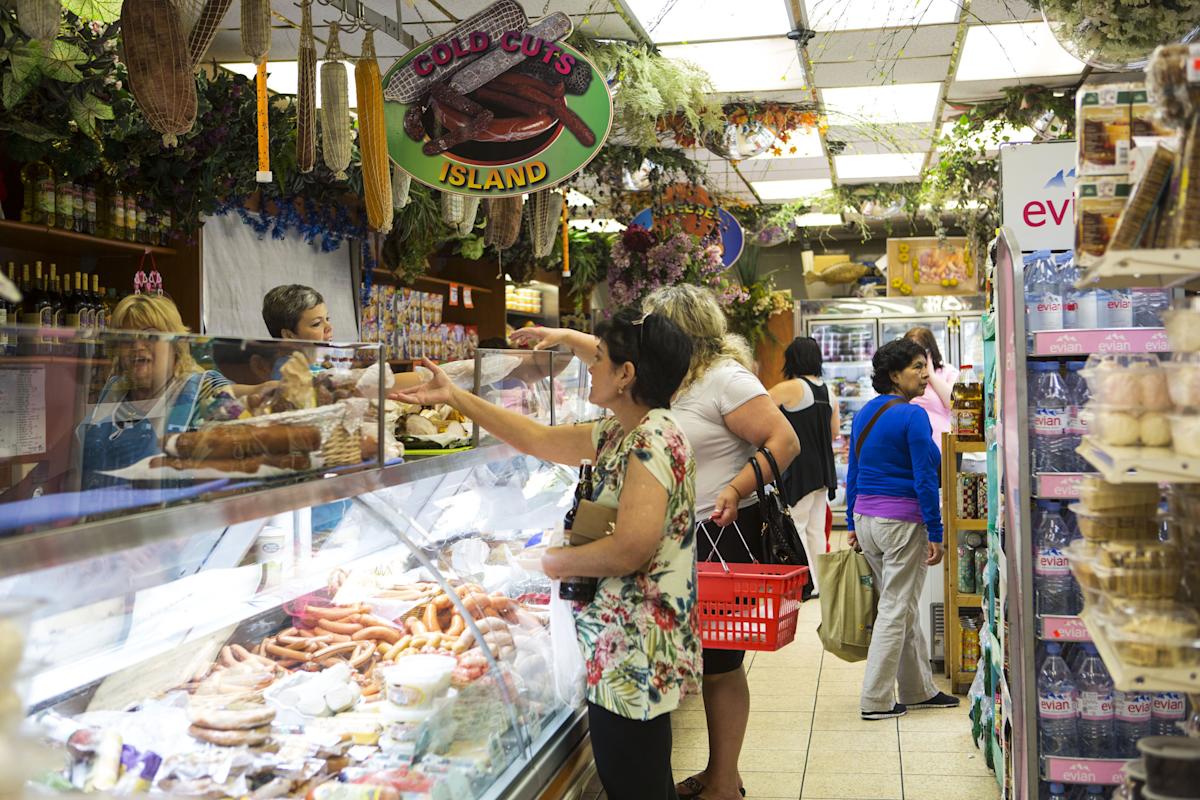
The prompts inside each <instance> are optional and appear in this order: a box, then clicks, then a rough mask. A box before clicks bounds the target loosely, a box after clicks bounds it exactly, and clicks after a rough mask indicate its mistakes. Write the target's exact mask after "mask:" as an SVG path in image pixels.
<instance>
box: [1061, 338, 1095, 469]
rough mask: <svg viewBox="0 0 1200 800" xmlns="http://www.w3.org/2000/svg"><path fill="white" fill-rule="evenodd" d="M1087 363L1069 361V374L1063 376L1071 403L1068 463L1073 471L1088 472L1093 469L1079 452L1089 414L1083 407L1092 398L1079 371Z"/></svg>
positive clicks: (1067, 434)
mask: <svg viewBox="0 0 1200 800" xmlns="http://www.w3.org/2000/svg"><path fill="white" fill-rule="evenodd" d="M1086 365H1087V362H1086V361H1068V362H1067V375H1066V377H1065V378H1063V385H1064V386H1065V387H1066V389H1067V402H1068V403H1069V405H1068V406H1067V432H1066V438H1067V442H1068V444H1067V446H1066V448H1065V449H1066V450H1068V451H1069V452H1068V458H1067V463H1068V464H1069V466H1070V467H1071V469H1070V471H1071V472H1087V471H1089V470H1091V469H1092V466H1091V465H1090V464H1089V463H1088V461H1087V459H1085V458H1084V457H1083V456H1081V455H1079V453H1078V452H1077V451H1078V450H1079V445H1080V443H1081V442H1082V441H1083V437H1084V436H1087V415H1086V414H1084V413H1083V409H1084V407H1085V406H1087V403H1088V401H1089V400H1090V399H1091V398H1092V395H1091V393H1090V392H1089V391H1088V387H1087V381H1085V380H1084V379H1083V376H1082V375H1080V374H1079V371H1080V370H1081V369H1083V368H1084V367H1085V366H1086Z"/></svg>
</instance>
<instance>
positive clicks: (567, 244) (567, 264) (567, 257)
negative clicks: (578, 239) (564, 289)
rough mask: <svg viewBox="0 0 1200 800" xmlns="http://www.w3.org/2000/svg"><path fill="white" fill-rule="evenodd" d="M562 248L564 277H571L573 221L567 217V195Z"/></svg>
mask: <svg viewBox="0 0 1200 800" xmlns="http://www.w3.org/2000/svg"><path fill="white" fill-rule="evenodd" d="M562 250H563V271H562V274H563V277H564V278H569V277H571V222H570V220H569V219H568V218H567V203H566V197H564V198H563V204H562Z"/></svg>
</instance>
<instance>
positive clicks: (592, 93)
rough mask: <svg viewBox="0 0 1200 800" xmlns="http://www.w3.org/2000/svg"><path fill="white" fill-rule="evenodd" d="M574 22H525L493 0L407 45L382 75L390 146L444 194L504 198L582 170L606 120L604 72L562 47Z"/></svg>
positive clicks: (517, 9) (504, 2) (514, 6)
mask: <svg viewBox="0 0 1200 800" xmlns="http://www.w3.org/2000/svg"><path fill="white" fill-rule="evenodd" d="M570 34H571V20H570V18H569V17H567V15H566V14H563V13H561V12H555V13H553V14H550V15H549V16H547V17H544V18H543V19H541V20H539V21H537V22H534V23H531V22H530V21H529V19H527V18H526V16H525V11H524V9H523V8H522V7H521V5H520V4H519V3H517V2H516V0H499V2H497V3H493V4H492V5H490V6H488V7H487V8H485V9H484V10H483V11H480V12H479V13H478V14H475V15H474V16H472V17H470V18H469V19H466V20H463V21H462V22H461V23H459V24H458V25H457V26H455V27H454V28H453V29H451V30H450V31H448V32H447V33H444V34H442V35H440V36H438V37H437V38H435V39H431V40H430V41H428V42H425V43H424V44H422V45H419V46H417V47H415V48H413V50H411V51H410V52H409V53H408V54H407V55H405V56H404V57H403V58H402V59H400V60H399V61H397V62H396V64H395V66H393V67H392V68H391V69H390V70H388V73H387V75H385V76H384V86H385V88H384V101H385V102H384V113H385V115H386V117H387V124H388V153H389V155H390V156H391V158H392V160H393V161H395V162H396V163H397V164H398V165H399V166H400V168H401V169H403V170H404V171H405V172H407V173H408V174H409V175H411V176H412V177H413V179H414V180H417V181H420V182H421V183H424V184H425V185H427V186H430V187H433V188H434V189H439V190H441V191H448V192H454V193H457V194H466V195H477V196H480V197H506V196H512V195H519V194H524V193H526V192H531V191H537V190H541V189H548V188H550V187H552V186H554V185H556V184H558V183H561V182H562V181H564V180H566V179H567V178H569V177H571V176H572V175H574V174H575V173H576V172H578V171H579V170H580V169H582V168H583V167H584V166H585V165H586V164H587V163H588V162H589V161H591V160H592V158H594V157H595V155H596V153H597V152H598V151H599V150H600V146H601V145H602V144H603V143H604V140H605V138H606V137H607V136H608V132H609V128H610V127H611V125H612V115H613V110H612V97H611V96H610V95H609V92H608V86H607V85H606V84H605V82H604V79H603V77H601V76H599V75H597V74H596V70H595V67H594V66H593V65H592V63H591V62H590V61H588V60H587V59H586V58H585V57H584V56H583V55H582V54H580V53H579V51H577V50H575V49H574V48H572V47H570V46H569V45H567V44H565V40H566V38H567V37H568V36H569V35H570Z"/></svg>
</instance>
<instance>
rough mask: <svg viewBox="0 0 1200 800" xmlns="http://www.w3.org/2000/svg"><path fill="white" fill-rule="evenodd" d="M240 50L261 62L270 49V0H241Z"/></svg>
mask: <svg viewBox="0 0 1200 800" xmlns="http://www.w3.org/2000/svg"><path fill="white" fill-rule="evenodd" d="M241 2H242V52H243V53H245V54H246V55H248V56H250V58H252V59H253V60H254V63H255V64H261V63H262V62H263V61H265V60H266V58H267V53H269V52H270V51H271V0H241Z"/></svg>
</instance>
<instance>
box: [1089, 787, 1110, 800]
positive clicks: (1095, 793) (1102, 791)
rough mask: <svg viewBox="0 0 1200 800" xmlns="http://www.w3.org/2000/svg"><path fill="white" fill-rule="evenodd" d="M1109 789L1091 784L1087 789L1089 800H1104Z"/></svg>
mask: <svg viewBox="0 0 1200 800" xmlns="http://www.w3.org/2000/svg"><path fill="white" fill-rule="evenodd" d="M1107 792H1108V789H1107V788H1105V787H1103V786H1098V785H1096V784H1094V783H1093V784H1089V785H1088V787H1087V800H1104V797H1105V795H1106V794H1107Z"/></svg>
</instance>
